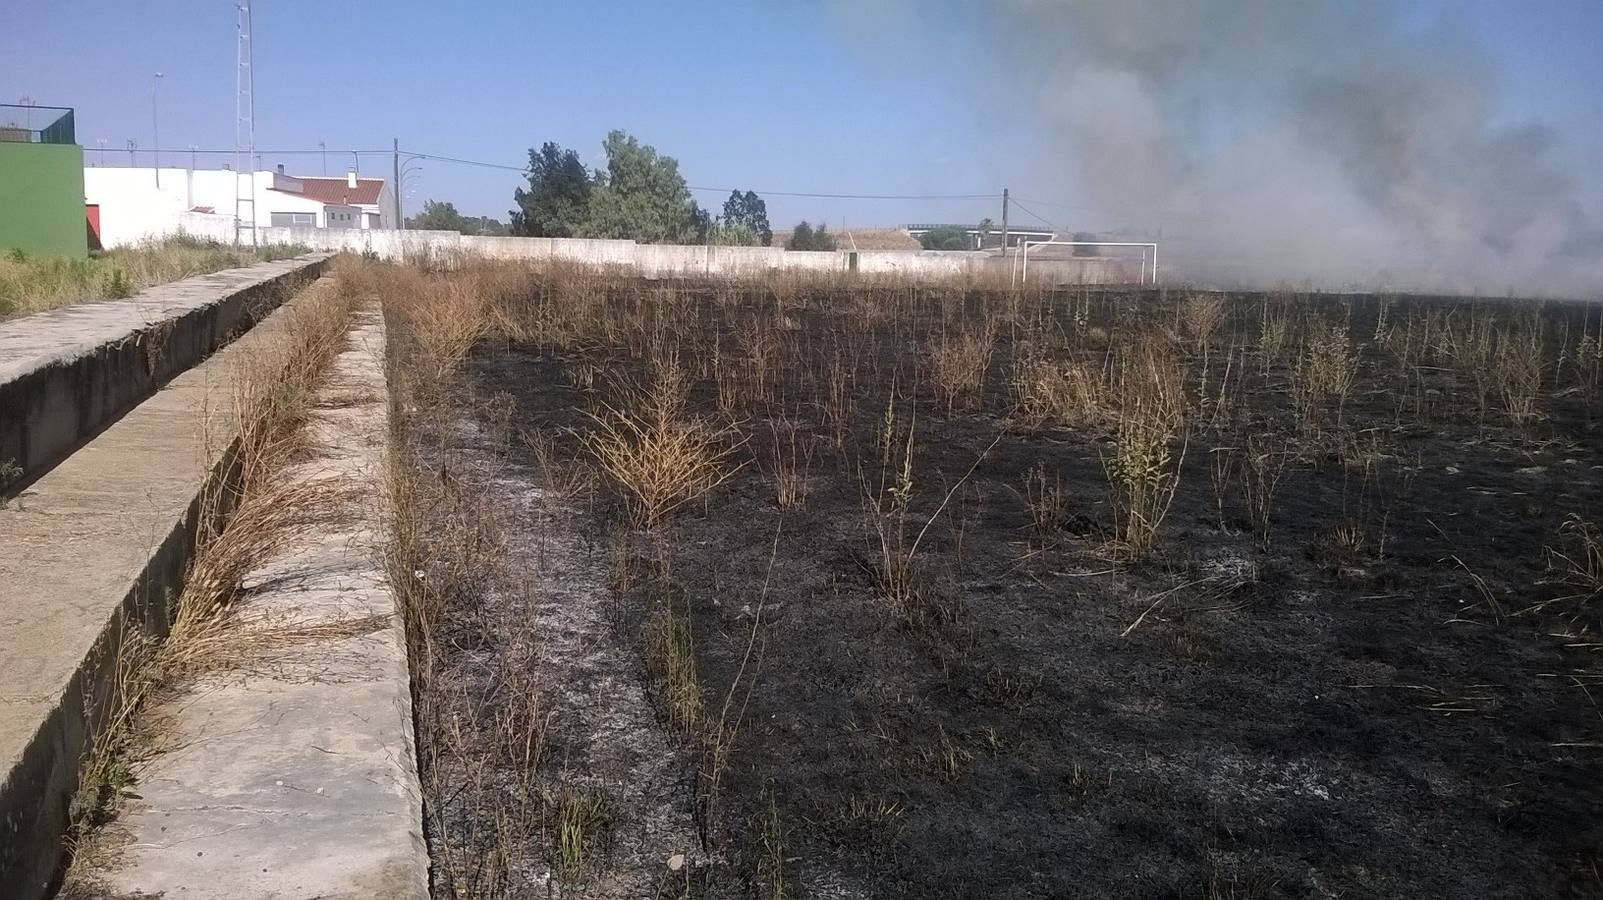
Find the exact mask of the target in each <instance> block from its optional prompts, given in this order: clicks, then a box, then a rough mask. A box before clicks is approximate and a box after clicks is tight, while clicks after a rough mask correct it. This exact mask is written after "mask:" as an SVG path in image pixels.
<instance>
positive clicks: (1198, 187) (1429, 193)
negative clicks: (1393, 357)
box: [987, 0, 1603, 296]
mask: <svg viewBox="0 0 1603 900" xmlns="http://www.w3.org/2000/svg"><path fill="white" fill-rule="evenodd" d="M1400 13H1401V10H1400V8H1399V7H1398V6H1396V5H1395V4H1393V3H1390V2H1385V0H1369V2H1363V3H1351V2H1346V0H1322V2H1321V0H1316V2H1298V0H1209V2H1206V3H1199V2H1195V0H1120V2H1116V3H1113V2H1105V0H1012V2H1009V3H1008V4H1007V6H1006V13H1005V15H1004V16H1003V17H1002V19H1001V23H1000V24H998V25H994V26H987V28H994V31H991V32H990V33H989V34H988V35H987V37H988V38H995V39H996V40H995V41H994V44H995V46H994V47H992V48H991V49H992V50H994V51H995V52H996V53H998V54H1001V55H1002V56H1003V57H1005V58H1006V59H1007V60H1008V67H1009V68H1010V69H1011V71H1012V74H1013V76H1014V82H1013V84H1014V85H1016V84H1018V83H1019V82H1018V76H1019V75H1020V74H1021V73H1022V75H1023V77H1024V78H1025V79H1026V80H1027V87H1023V88H1020V87H1016V86H1015V87H1009V88H1008V89H1007V90H1009V91H1010V92H1011V93H1013V94H1014V95H1015V96H1016V95H1018V94H1019V93H1021V92H1022V93H1023V94H1026V95H1029V94H1033V97H1034V107H1033V108H1034V112H1035V113H1036V114H1037V115H1038V116H1039V117H1040V120H1041V121H1042V122H1043V123H1044V127H1045V129H1046V131H1047V133H1048V134H1049V135H1051V136H1052V138H1053V143H1054V145H1056V146H1061V147H1062V148H1064V149H1065V150H1066V151H1067V153H1066V154H1053V155H1051V156H1050V158H1051V159H1053V160H1059V159H1064V160H1065V161H1064V162H1063V164H1064V165H1071V166H1074V167H1075V175H1076V177H1075V178H1074V182H1075V183H1076V184H1077V185H1078V188H1079V190H1080V192H1081V194H1082V196H1084V197H1086V198H1088V199H1089V201H1090V202H1091V203H1092V204H1094V205H1095V207H1096V209H1097V213H1098V217H1099V218H1100V219H1101V220H1102V221H1103V222H1105V223H1108V224H1114V225H1120V226H1125V227H1128V228H1132V229H1140V230H1145V231H1147V232H1148V233H1156V231H1157V229H1159V228H1161V229H1162V234H1163V242H1164V247H1163V252H1164V255H1165V256H1166V257H1167V258H1168V259H1169V260H1170V261H1171V263H1172V265H1171V266H1170V267H1168V272H1169V277H1170V279H1177V278H1178V279H1191V280H1196V281H1206V282H1212V283H1215V284H1224V285H1234V284H1255V285H1270V284H1275V283H1285V282H1289V283H1295V284H1302V283H1311V284H1313V285H1315V286H1320V287H1330V288H1338V287H1356V286H1363V287H1370V288H1377V287H1396V288H1402V289H1414V290H1442V291H1477V290H1478V291H1482V292H1494V293H1501V292H1502V291H1504V290H1507V289H1510V288H1512V289H1514V290H1517V291H1524V292H1539V293H1553V294H1562V295H1585V296H1595V290H1596V288H1597V286H1598V285H1599V284H1600V283H1603V282H1600V276H1603V238H1600V234H1599V231H1598V230H1597V229H1596V228H1595V227H1594V226H1593V225H1592V224H1591V222H1590V221H1589V220H1588V217H1587V215H1586V213H1585V212H1584V211H1583V209H1582V206H1581V203H1580V201H1579V200H1578V191H1577V188H1576V185H1575V184H1574V183H1573V181H1572V180H1571V179H1570V178H1569V177H1568V176H1567V175H1566V174H1565V172H1564V171H1563V170H1562V169H1561V167H1560V166H1559V164H1558V162H1557V161H1556V159H1555V151H1556V150H1557V149H1558V142H1559V136H1558V135H1557V134H1556V133H1555V132H1554V131H1553V130H1552V129H1551V128H1549V127H1547V126H1544V125H1542V124H1539V123H1528V124H1506V123H1503V122H1500V121H1499V117H1498V110H1497V106H1496V104H1497V91H1498V88H1499V75H1498V72H1497V70H1496V66H1495V64H1494V62H1493V60H1492V58H1491V56H1490V54H1489V53H1488V52H1487V50H1486V48H1485V47H1484V46H1482V45H1481V44H1480V43H1479V42H1478V41H1477V40H1476V39H1475V38H1474V36H1473V35H1472V34H1470V33H1469V31H1468V30H1467V29H1466V28H1462V27H1457V26H1455V25H1454V24H1452V23H1444V24H1427V25H1420V26H1417V27H1415V26H1412V25H1409V24H1407V23H1405V22H1404V21H1403V20H1402V19H1401V17H1400ZM991 96H992V97H994V96H996V95H995V94H994V93H993V94H991ZM1065 157H1066V159H1065Z"/></svg>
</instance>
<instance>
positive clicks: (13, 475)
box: [0, 459, 23, 509]
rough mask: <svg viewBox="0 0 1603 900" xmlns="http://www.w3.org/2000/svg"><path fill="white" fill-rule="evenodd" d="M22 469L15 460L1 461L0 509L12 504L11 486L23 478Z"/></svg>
mask: <svg viewBox="0 0 1603 900" xmlns="http://www.w3.org/2000/svg"><path fill="white" fill-rule="evenodd" d="M22 474H23V470H22V467H21V466H19V465H17V461H16V460H14V459H0V509H5V508H6V505H7V504H9V503H10V502H11V486H12V485H13V484H16V483H17V481H18V480H19V479H21V478H22Z"/></svg>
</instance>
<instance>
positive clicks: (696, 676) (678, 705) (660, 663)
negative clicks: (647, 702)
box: [646, 585, 702, 732]
mask: <svg viewBox="0 0 1603 900" xmlns="http://www.w3.org/2000/svg"><path fill="white" fill-rule="evenodd" d="M663 587H664V593H665V596H663V597H662V599H661V601H660V602H659V604H658V607H657V610H656V612H655V613H654V614H653V616H652V618H651V620H650V621H649V622H647V623H646V662H647V665H648V666H649V668H650V669H651V671H652V673H653V675H654V676H655V677H656V679H657V680H658V682H659V683H660V684H661V685H662V694H663V700H664V702H665V704H666V706H667V708H668V718H669V721H670V722H671V723H672V724H673V725H674V727H675V728H679V729H681V730H683V731H686V732H690V731H692V730H694V729H695V727H696V725H697V723H698V722H700V720H701V715H702V709H701V673H700V671H699V670H698V669H697V667H696V645H695V637H694V634H693V633H692V631H691V628H690V610H689V600H688V598H685V599H684V600H682V601H681V602H680V603H679V604H676V603H675V602H674V594H675V592H676V589H675V588H673V587H672V586H671V585H664V586H663ZM681 607H682V608H681Z"/></svg>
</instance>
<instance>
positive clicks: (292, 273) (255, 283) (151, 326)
mask: <svg viewBox="0 0 1603 900" xmlns="http://www.w3.org/2000/svg"><path fill="white" fill-rule="evenodd" d="M327 259H328V257H326V256H319V257H317V258H314V259H307V258H297V259H288V260H279V261H276V262H271V263H263V264H261V265H258V266H252V267H248V268H244V269H229V270H226V271H223V272H215V273H212V274H210V275H199V276H196V277H194V278H187V279H184V280H183V281H177V282H173V283H171V284H165V285H158V286H156V287H153V288H149V289H147V290H145V291H142V292H140V293H139V294H138V295H137V296H135V297H132V298H130V299H127V300H115V301H106V302H102V303H85V304H79V305H77V306H69V307H65V308H62V309H58V310H53V311H50V312H46V313H40V314H39V315H36V316H28V317H25V318H21V319H14V320H12V321H10V322H7V323H5V324H4V325H0V461H4V462H8V463H10V464H14V465H16V466H18V467H20V469H21V474H20V476H18V477H15V478H11V479H7V481H8V482H9V484H8V485H7V491H15V490H17V489H20V488H22V487H24V486H26V485H27V484H28V483H29V482H31V481H33V480H34V479H36V478H38V477H40V476H41V475H43V474H44V473H45V472H47V471H49V469H50V468H51V467H52V466H54V465H55V464H56V463H58V462H60V461H61V460H62V459H64V458H65V457H66V456H67V455H68V454H70V453H71V452H73V450H75V449H77V448H78V447H79V446H81V445H82V444H83V443H84V442H85V441H87V440H89V439H90V438H92V437H94V436H95V435H96V434H99V433H100V432H101V431H102V430H103V429H105V428H106V427H107V426H109V425H110V424H111V423H112V422H115V421H116V420H117V419H118V418H119V417H120V416H122V415H123V414H124V413H126V412H127V411H128V410H129V409H132V408H133V407H134V406H135V405H137V404H138V403H140V402H141V401H142V400H144V399H145V398H146V397H149V396H150V395H151V394H152V393H153V392H154V391H155V390H156V389H157V388H159V387H160V386H161V385H163V384H165V383H166V382H167V381H168V380H169V379H171V378H172V377H173V376H175V375H177V374H178V373H180V372H183V371H185V370H187V369H189V368H190V367H191V366H193V365H195V364H196V363H197V362H199V361H201V360H203V359H205V358H206V357H208V356H210V355H211V354H212V353H214V352H216V350H217V349H218V348H219V347H222V346H224V345H225V344H227V343H229V342H230V341H232V340H233V339H234V337H235V336H237V335H238V334H240V333H241V332H243V331H244V330H246V329H248V328H249V327H250V326H251V325H253V324H254V323H255V322H256V321H257V319H258V318H260V317H261V316H262V315H265V314H266V313H268V312H270V311H272V310H273V309H274V308H276V307H277V306H278V305H279V304H280V303H282V302H283V301H284V299H286V298H287V297H289V296H290V295H291V294H293V293H294V292H295V291H296V290H298V289H299V288H300V287H301V286H302V285H303V284H305V283H306V282H308V281H310V280H311V279H313V278H316V277H317V276H318V275H319V274H320V273H321V272H322V271H323V268H324V267H325V264H326V262H327Z"/></svg>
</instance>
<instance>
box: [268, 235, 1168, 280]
mask: <svg viewBox="0 0 1603 900" xmlns="http://www.w3.org/2000/svg"><path fill="white" fill-rule="evenodd" d="M262 239H263V240H264V241H267V242H272V243H288V244H303V245H305V246H307V247H311V248H312V249H314V250H330V251H341V250H348V251H351V252H354V253H370V254H373V255H376V256H378V257H380V258H383V259H434V260H442V261H447V260H450V259H452V258H455V257H460V256H470V255H471V256H482V257H487V258H491V259H525V260H567V261H571V262H576V263H583V264H587V265H601V266H607V265H615V266H627V267H630V268H633V269H636V270H637V271H639V272H640V273H641V274H643V275H646V276H648V277H658V276H670V275H677V276H709V277H727V276H734V277H742V276H751V275H759V274H762V273H764V272H773V271H779V270H786V271H805V272H816V273H823V274H829V273H846V272H849V271H851V270H852V258H853V256H855V257H856V271H857V272H858V273H859V274H864V275H886V276H895V277H898V278H912V279H921V278H928V279H946V278H989V279H998V280H1004V281H1005V280H1008V279H1009V278H1010V275H1011V270H1012V259H1011V258H1008V257H1002V256H999V255H995V254H992V253H984V252H964V251H955V252H943V251H916V250H909V251H904V250H862V251H849V250H837V251H835V252H812V251H791V250H784V249H782V248H779V247H712V246H704V245H681V244H637V243H635V242H634V241H621V240H606V239H600V238H529V237H479V236H468V235H461V234H457V233H456V232H454V231H389V230H355V229H341V228H333V229H329V228H305V227H300V228H263V229H262ZM1137 277H1138V273H1137V270H1136V268H1135V263H1134V261H1133V260H1117V259H1111V258H1103V257H1080V258H1074V259H1052V260H1038V259H1033V258H1032V259H1031V260H1030V280H1031V281H1034V282H1049V283H1058V284H1062V283H1071V284H1072V283H1087V284H1096V283H1115V284H1119V283H1129V282H1134V281H1135V280H1136V279H1137Z"/></svg>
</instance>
